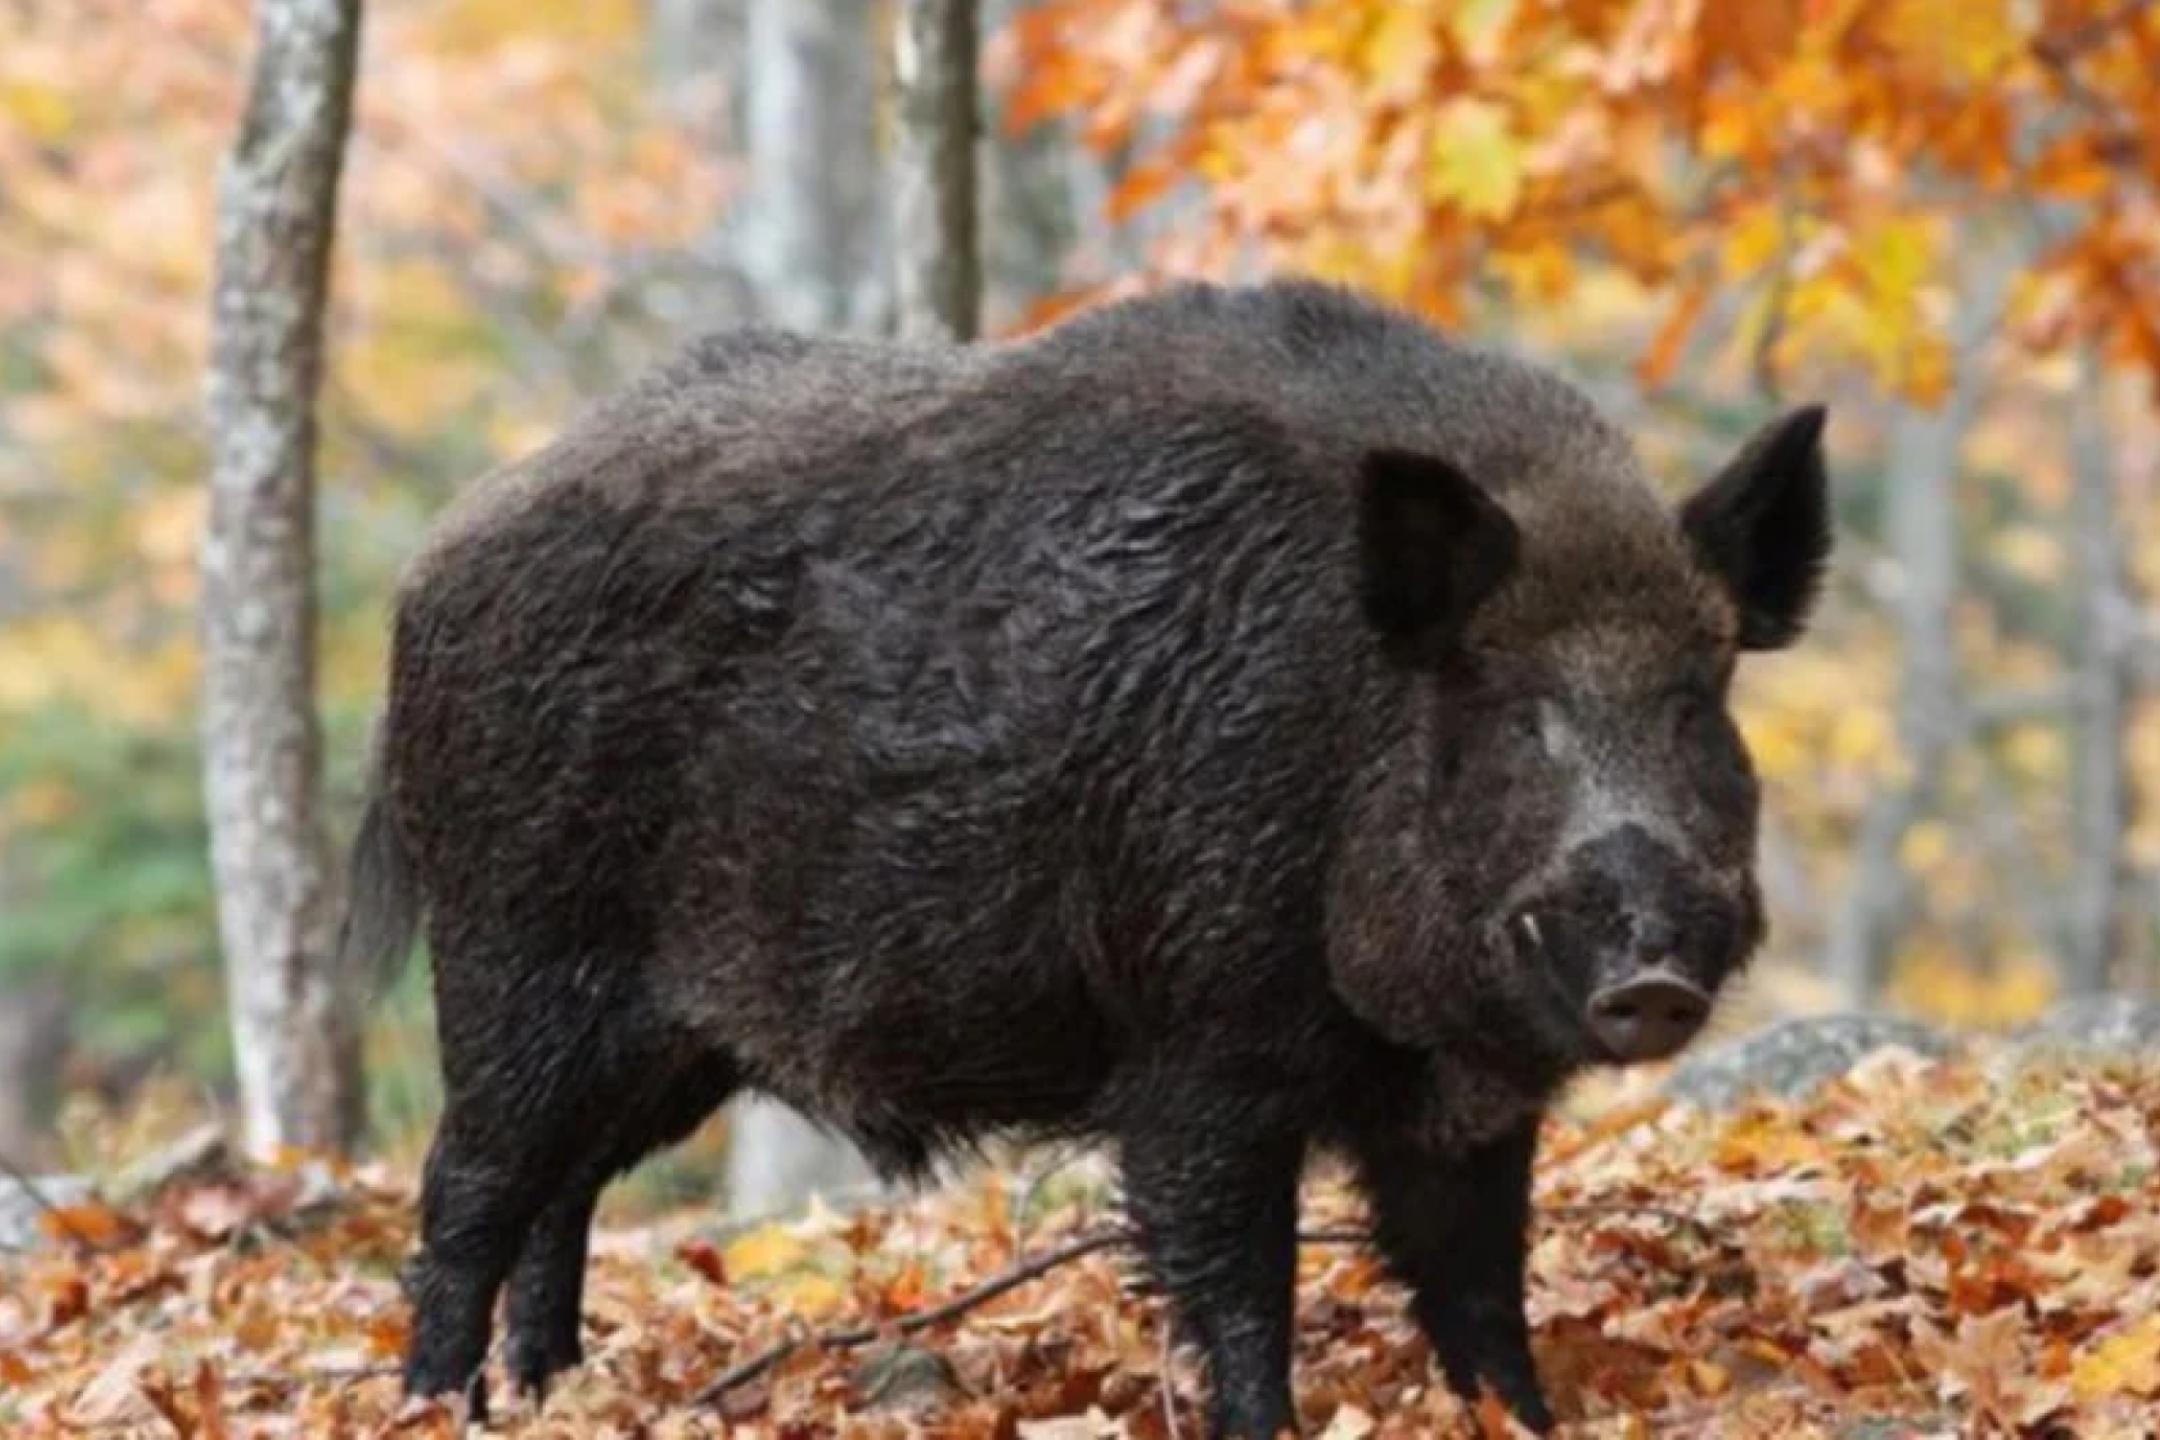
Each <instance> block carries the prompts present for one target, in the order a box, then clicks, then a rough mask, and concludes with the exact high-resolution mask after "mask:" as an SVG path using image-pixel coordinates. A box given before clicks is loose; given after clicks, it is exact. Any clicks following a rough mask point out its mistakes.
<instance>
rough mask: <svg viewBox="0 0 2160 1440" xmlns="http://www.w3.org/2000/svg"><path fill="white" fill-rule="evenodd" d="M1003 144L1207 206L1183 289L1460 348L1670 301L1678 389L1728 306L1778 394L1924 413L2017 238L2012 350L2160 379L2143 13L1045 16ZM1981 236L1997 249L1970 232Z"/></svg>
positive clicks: (1502, 10)
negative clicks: (1248, 292) (1819, 379)
mask: <svg viewBox="0 0 2160 1440" xmlns="http://www.w3.org/2000/svg"><path fill="white" fill-rule="evenodd" d="M1011 38H1012V46H1013V53H1011V54H1010V55H1009V56H1008V63H1009V64H1010V65H1011V69H1012V73H1013V74H1015V75H1016V76H1018V77H1019V80H1018V92H1017V100H1016V104H1015V107H1014V111H1013V115H1012V120H1013V123H1014V124H1016V125H1023V126H1024V125H1026V124H1029V123H1032V122H1034V121H1036V120H1039V119H1042V118H1044V117H1047V116H1052V115H1065V114H1070V115H1075V116H1077V117H1079V118H1080V121H1081V124H1082V129H1083V133H1084V134H1085V136H1086V138H1087V140H1088V141H1089V142H1090V143H1091V144H1093V145H1095V146H1096V147H1098V148H1099V149H1102V150H1104V151H1106V152H1109V151H1119V150H1123V149H1125V148H1127V147H1133V148H1134V149H1136V150H1137V152H1138V159H1137V163H1135V164H1134V166H1133V167H1132V168H1131V170H1130V171H1129V172H1128V174H1127V175H1126V177H1125V179H1124V181H1123V183H1122V185H1121V186H1120V188H1119V189H1118V191H1117V193H1116V195H1115V196H1114V197H1113V200H1112V204H1113V206H1114V207H1116V208H1118V209H1120V210H1122V211H1133V210H1137V209H1140V208H1142V207H1145V206H1147V205H1148V204H1150V203H1151V202H1153V201H1154V200H1156V199H1157V198H1159V197H1160V196H1162V195H1163V194H1165V193H1166V192H1169V191H1171V190H1172V189H1174V188H1177V187H1181V186H1187V185H1195V186H1197V187H1198V189H1199V190H1200V192H1201V194H1202V196H1203V197H1204V198H1203V204H1204V208H1205V213H1206V220H1205V223H1204V224H1203V225H1201V226H1199V227H1196V228H1194V229H1192V230H1191V231H1190V232H1186V231H1183V230H1181V231H1180V232H1179V233H1178V234H1177V235H1176V236H1175V237H1174V238H1173V239H1172V240H1171V242H1170V243H1169V244H1168V245H1167V246H1166V247H1165V249H1164V252H1163V255H1162V260H1163V263H1164V265H1165V268H1168V269H1173V270H1178V271H1214V272H1220V271H1223V270H1226V269H1230V268H1233V267H1235V266H1236V265H1238V264H1240V263H1243V262H1246V261H1249V260H1252V259H1256V258H1257V259H1263V260H1265V261H1268V262H1271V263H1275V264H1287V265H1293V266H1296V267H1298V268H1303V269H1309V270H1316V271H1319V272H1321V273H1324V274H1333V275H1337V276H1341V277H1343V278H1347V279H1355V280H1356V281H1358V282H1359V283H1361V284H1363V285H1366V286H1369V287H1372V288H1375V289H1378V290H1380V291H1382V292H1384V293H1387V294H1390V295H1392V296H1395V297H1397V298H1400V299H1403V300H1406V301H1408V302H1409V303H1411V304H1413V305H1416V306H1417V307H1419V308H1421V309H1423V310H1425V311H1427V312H1429V313H1432V314H1435V315H1437V316H1440V317H1443V318H1446V319H1451V320H1455V319H1460V318H1462V317H1463V315H1464V313H1465V311H1466V310H1467V309H1468V308H1469V307H1472V306H1473V305H1475V304H1477V303H1478V302H1479V301H1480V300H1481V299H1484V298H1495V299H1498V300H1501V301H1503V302H1506V303H1513V304H1516V305H1522V306H1526V307H1528V308H1533V309H1534V308H1537V307H1541V306H1551V305H1553V304H1555V303H1557V302H1560V301H1563V300H1565V299H1567V298H1568V297H1569V296H1570V294H1571V293H1572V291H1573V290H1574V288H1575V287H1576V285H1577V284H1578V282H1579V280H1580V278H1581V276H1582V275H1583V274H1584V272H1585V270H1586V269H1605V270H1609V271H1617V272H1620V273H1623V274H1624V275H1626V276H1627V277H1629V278H1631V279H1632V280H1633V281H1635V282H1637V283H1639V284H1641V285H1642V286H1645V287H1648V288H1649V289H1650V290H1651V291H1652V292H1653V293H1655V294H1656V295H1657V296H1659V297H1661V302H1662V304H1663V306H1664V316H1665V318H1664V323H1663V325H1662V327H1661V328H1660V330H1659V331H1658V333H1657V334H1656V335H1655V336H1654V337H1653V338H1652V339H1651V341H1650V342H1649V343H1648V344H1647V346H1646V347H1645V348H1644V350H1643V352H1642V354H1641V358H1640V370H1641V373H1642V375H1643V377H1644V378H1645V379H1647V380H1650V381H1659V380H1663V379H1664V378H1666V377H1667V376H1669V375H1671V374H1672V372H1673V370H1674V367H1675V365H1676V363H1677V362H1678V361H1679V359H1680V357H1681V356H1682V354H1683V348H1684V346H1685V344H1686V342H1687V341H1688V339H1689V337H1690V336H1691V334H1693V333H1694V332H1695V331H1696V330H1697V328H1698V327H1699V326H1700V324H1701V323H1702V321H1703V319H1704V317H1705V313H1706V311H1707V310H1708V309H1709V308H1710V307H1711V306H1713V305H1714V304H1718V305H1723V306H1724V307H1726V311H1727V313H1726V317H1725V318H1726V324H1725V326H1724V327H1723V333H1724V335H1725V336H1726V338H1727V342H1728V343H1729V344H1730V345H1731V346H1732V347H1734V348H1736V349H1737V350H1739V351H1741V352H1743V353H1744V354H1746V355H1748V356H1749V357H1750V358H1751V359H1752V361H1753V363H1755V364H1756V366H1757V367H1758V368H1759V369H1760V370H1761V371H1762V372H1763V373H1764V374H1765V375H1766V376H1768V377H1777V376H1782V375H1786V374H1791V373H1795V372H1804V371H1806V370H1808V369H1809V368H1810V367H1814V368H1818V369H1819V368H1820V367H1822V366H1826V365H1847V366H1849V365H1855V364H1857V365H1862V366H1864V367H1865V368H1866V369H1867V370H1868V372H1869V373H1871V374H1872V375H1874V376H1875V377H1877V378H1878V379H1879V380H1880V381H1882V382H1885V383H1887V384H1889V385H1891V386H1894V387H1896V388H1897V389H1899V390H1901V391H1903V392H1905V393H1907V394H1909V395H1911V396H1914V397H1916V398H1919V399H1922V400H1933V399H1935V398H1937V397H1939V396H1940V395H1941V394H1942V392H1943V390H1944V388H1945V386H1946V384H1947V381H1948V375H1949V371H1950V369H1951V366H1952V361H1953V355H1952V348H1953V347H1952V345H1951V337H1950V335H1949V332H1948V327H1949V322H1950V319H1951V309H1952V307H1951V304H1950V298H1951V297H1950V294H1949V290H1950V288H1951V287H1954V285H1955V284H1956V282H1957V279H1958V275H1959V272H1960V270H1961V267H1963V266H1965V265H1967V264H1969V263H1970V259H1971V254H1970V252H1971V249H1972V247H1973V245H1974V242H1975V239H1976V238H1977V237H1979V236H1981V235H1982V234H1984V233H1985V232H1987V231H1992V230H1994V229H1996V228H1998V227H1999V226H2001V225H2002V224H2004V223H2005V221H2006V216H2009V217H2012V218H2014V221H2015V223H2017V224H2019V225H2025V226H2030V227H2033V228H2034V229H2035V230H2036V231H2037V232H2039V236H2040V238H2039V242H2038V245H2037V249H2036V253H2035V255H2034V258H2033V259H2032V260H2031V262H2030V263H2029V264H2027V265H2024V266H2023V267H2022V269H2021V274H2020V275H2019V277H2018V281H2017V284H2016V286H2015V289H2014V293H2013V296H2012V298H2011V300H2010V302H2009V306H2008V314H2007V316H2006V317H2005V318H2006V320H2007V322H2008V323H2009V325H2010V326H2012V327H2013V328H2014V329H2015V331H2016V333H2017V334H2018V335H2019V336H2020V338H2021V339H2022V340H2023V341H2024V343H2026V344H2027V345H2029V346H2031V347H2033V348H2034V349H2036V350H2047V349H2052V348H2055V347H2059V346H2062V345H2064V344H2066V343H2069V342H2072V341H2075V340H2081V339H2089V340H2092V341H2095V342H2097V343H2099V344H2100V345H2101V346H2102V347H2103V348H2104V350H2105V353H2106V354H2107V355H2108V356H2109V357H2111V358H2112V359H2114V360H2116V361H2118V362H2120V363H2123V364H2128V365H2136V366H2139V367H2142V368H2144V369H2145V370H2147V371H2149V372H2151V373H2152V374H2153V375H2154V376H2155V377H2156V378H2160V204H2156V198H2155V196H2156V190H2160V7H2156V6H2154V5H2152V4H2149V3H2144V0H2045V3H2041V4H2032V5H2025V4H2016V3H2013V0H1887V3H1878V0H1748V3H1745V4H1737V3H1735V4H1727V3H1722V0H1407V3H1406V0H1317V3H1304V0H1224V3H1221V4H1216V5H1193V4H1187V3H1179V0H1050V3H1048V4H1045V5H1042V6H1040V7H1038V8H1036V9H1034V10H1031V11H1030V12H1029V13H1028V14H1027V15H1026V16H1025V17H1024V18H1023V19H1022V20H1021V22H1020V23H1019V25H1018V26H1017V28H1016V31H1015V33H1014V35H1013V36H1012V37H1011ZM1975 227H1979V228H1977V229H1976V228H1975Z"/></svg>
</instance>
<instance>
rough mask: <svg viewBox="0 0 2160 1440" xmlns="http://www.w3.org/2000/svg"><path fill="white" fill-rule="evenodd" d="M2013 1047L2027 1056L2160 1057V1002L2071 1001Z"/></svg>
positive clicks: (2128, 997) (2089, 998) (2129, 999)
mask: <svg viewBox="0 0 2160 1440" xmlns="http://www.w3.org/2000/svg"><path fill="white" fill-rule="evenodd" d="M2012 1043H2013V1046H2014V1047H2015V1048H2016V1049H2017V1050H2019V1051H2021V1052H2023V1053H2024V1054H2026V1055H2041V1054H2055V1055H2066V1056H2067V1055H2084V1056H2124V1057H2129V1056H2151V1057H2153V1058H2156V1059H2160V1002H2156V1001H2152V1000H2141V999H2138V998H2137V997H2135V996H2131V995H2087V996H2082V997H2080V998H2078V999H2075V1000H2065V1001H2063V1002H2062V1003H2061V1004H2059V1005H2057V1006H2055V1007H2054V1008H2053V1009H2052V1010H2050V1011H2048V1013H2047V1014H2045V1015H2043V1016H2041V1017H2040V1018H2039V1019H2038V1020H2036V1021H2034V1022H2033V1023H2032V1024H2031V1025H2028V1026H2027V1027H2025V1029H2023V1030H2021V1031H2019V1032H2018V1033H2017V1035H2016V1037H2015V1038H2014V1040H2013V1042H2012Z"/></svg>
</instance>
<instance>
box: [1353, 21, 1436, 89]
mask: <svg viewBox="0 0 2160 1440" xmlns="http://www.w3.org/2000/svg"><path fill="white" fill-rule="evenodd" d="M1438 23H1439V22H1438V21H1437V20H1436V19H1435V17H1434V16H1433V15H1432V13H1431V12H1430V11H1429V10H1428V9H1427V8H1426V7H1425V6H1423V5H1391V6H1388V7H1387V8H1386V9H1384V10H1382V11H1381V12H1380V13H1379V15H1378V16H1377V17H1376V18H1375V20H1374V22H1373V24H1372V28H1371V29H1370V30H1368V31H1367V32H1366V35H1365V38H1364V41H1363V43H1362V44H1360V45H1359V46H1358V48H1357V64H1358V67H1359V69H1360V70H1361V71H1363V73H1364V75H1365V77H1366V79H1367V80H1368V81H1369V82H1370V83H1371V85H1372V87H1373V89H1374V90H1375V91H1377V92H1378V93H1380V94H1383V95H1388V96H1393V97H1400V98H1403V99H1409V98H1411V97H1413V96H1415V95H1417V94H1418V93H1419V92H1420V91H1421V90H1422V89H1423V88H1424V85H1425V82H1426V77H1427V75H1428V74H1429V72H1430V71H1431V69H1432V66H1433V62H1434V61H1435V60H1437V59H1438V58H1439V55H1440V37H1439V32H1438Z"/></svg>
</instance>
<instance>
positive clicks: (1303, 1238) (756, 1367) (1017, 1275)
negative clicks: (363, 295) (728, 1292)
mask: <svg viewBox="0 0 2160 1440" xmlns="http://www.w3.org/2000/svg"><path fill="white" fill-rule="evenodd" d="M1369 1238H1370V1236H1369V1235H1368V1234H1367V1233H1366V1232H1365V1231H1363V1230H1355V1229H1349V1228H1333V1229H1322V1230H1301V1231H1299V1232H1298V1241H1299V1243H1300V1244H1305V1245H1344V1244H1362V1243H1363V1242H1364V1241H1366V1240H1367V1239H1369ZM1131 1239H1132V1234H1131V1232H1130V1231H1126V1230H1097V1231H1094V1232H1092V1233H1090V1234H1086V1235H1081V1236H1078V1237H1076V1238H1075V1239H1072V1240H1068V1241H1066V1242H1065V1243H1064V1244H1063V1245H1060V1246H1058V1247H1057V1248H1056V1249H1054V1250H1045V1251H1044V1252H1043V1253H1042V1254H1040V1255H1038V1256H1036V1257H1035V1258H1034V1259H1032V1260H1028V1261H1026V1262H1024V1263H1021V1264H1016V1265H1014V1266H1012V1267H1011V1268H1010V1269H1007V1270H1002V1271H1000V1272H999V1273H997V1274H996V1275H993V1276H991V1277H990V1278H989V1279H987V1280H985V1281H983V1282H982V1283H981V1284H979V1285H975V1286H973V1287H972V1288H970V1289H967V1290H963V1291H961V1292H960V1293H959V1294H958V1295H955V1296H954V1297H953V1298H952V1299H950V1300H947V1301H946V1302H945V1303H944V1304H942V1305H933V1306H931V1307H930V1308H929V1309H928V1310H921V1311H917V1312H916V1313H915V1314H913V1315H907V1316H903V1317H902V1318H901V1319H900V1320H899V1321H897V1322H896V1323H894V1324H892V1325H889V1326H887V1325H863V1326H857V1327H855V1328H853V1329H848V1330H829V1331H826V1332H824V1333H823V1334H817V1335H798V1336H794V1337H792V1338H790V1339H786V1340H783V1341H781V1342H780V1343H779V1344H777V1345H774V1346H771V1347H769V1348H768V1349H765V1350H762V1351H760V1352H758V1353H757V1354H756V1355H753V1356H751V1357H750V1358H749V1359H747V1360H744V1361H742V1362H740V1363H739V1364H735V1365H731V1366H729V1367H728V1368H727V1369H725V1370H723V1371H721V1372H720V1374H719V1376H718V1377H717V1378H715V1379H714V1380H713V1381H712V1383H711V1384H709V1385H707V1386H706V1387H705V1388H704V1389H702V1390H700V1391H698V1393H697V1394H696V1395H693V1396H692V1397H691V1399H690V1403H691V1404H693V1405H697V1406H706V1405H711V1404H713V1403H714V1402H715V1401H717V1400H718V1399H719V1398H720V1397H721V1396H723V1395H725V1394H727V1393H728V1392H729V1391H730V1390H736V1389H740V1388H741V1387H742V1386H745V1385H747V1384H749V1383H750V1382H751V1381H753V1380H755V1379H757V1378H758V1377H760V1376H762V1375H764V1374H766V1373H767V1372H768V1371H770V1370H772V1369H773V1368H774V1367H775V1366H777V1365H779V1364H781V1363H782V1362H784V1361H786V1360H787V1359H788V1358H789V1357H791V1356H793V1355H794V1354H796V1353H797V1352H798V1351H801V1350H803V1349H805V1348H812V1349H818V1350H852V1349H854V1348H855V1347H857V1346H860V1345H868V1344H870V1343H871V1342H872V1341H874V1340H878V1339H881V1338H883V1337H884V1336H886V1335H889V1334H892V1333H894V1332H895V1331H897V1332H898V1333H899V1334H902V1335H915V1334H919V1333H920V1332H922V1331H924V1330H928V1329H930V1328H931V1327H932V1326H935V1325H942V1324H944V1323H945V1322H946V1321H947V1320H951V1319H955V1318H956V1317H958V1316H961V1315H965V1314H966V1313H967V1312H968V1311H970V1310H973V1309H975V1308H976V1307H977V1306H979V1305H984V1304H987V1303H988V1302H990V1301H992V1300H995V1299H997V1297H998V1296H1000V1295H1003V1294H1005V1293H1006V1292H1007V1291H1009V1290H1016V1289H1018V1288H1019V1287H1020V1286H1022V1285H1025V1284H1026V1283H1027V1282H1028V1281H1030V1280H1036V1279H1040V1278H1041V1277H1042V1276H1044V1275H1046V1274H1048V1273H1049V1272H1050V1271H1052V1270H1055V1269H1056V1268H1057V1267H1058V1266H1060V1265H1065V1264H1068V1263H1070V1262H1072V1261H1074V1260H1078V1259H1079V1258H1081V1257H1082V1256H1084V1255H1092V1254H1094V1253H1095V1252H1096V1251H1098V1250H1107V1249H1109V1248H1110V1247H1112V1246H1113V1245H1123V1244H1126V1243H1127V1242H1129V1241H1130V1240H1131Z"/></svg>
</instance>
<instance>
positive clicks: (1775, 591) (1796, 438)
mask: <svg viewBox="0 0 2160 1440" xmlns="http://www.w3.org/2000/svg"><path fill="white" fill-rule="evenodd" d="M1823 418H1824V412H1823V408H1822V407H1821V406H1820V405H1810V406H1808V407H1807V408H1806V409H1803V410H1795V411H1793V412H1792V413H1791V414H1790V415H1787V416H1785V417H1784V418H1783V419H1781V420H1776V421H1773V422H1772V423H1771V424H1769V425H1766V426H1764V427H1763V428H1762V430H1760V431H1759V432H1757V434H1756V435H1755V437H1754V438H1753V439H1752V440H1750V441H1748V443H1747V444H1746V446H1744V447H1743V448H1742V449H1741V451H1740V453H1739V454H1738V455H1736V456H1734V457H1733V460H1732V463H1730V464H1729V465H1727V466H1726V467H1725V468H1724V470H1723V471H1721V472H1720V473H1719V474H1718V477H1717V478H1716V479H1715V480H1712V481H1711V482H1710V483H1709V484H1708V485H1705V486H1704V487H1703V488H1702V489H1700V490H1698V491H1696V492H1695V494H1694V496H1693V497H1691V498H1690V499H1689V500H1688V501H1687V503H1686V504H1684V505H1682V506H1681V507H1680V528H1681V529H1682V530H1683V531H1685V532H1686V533H1687V537H1688V539H1689V540H1690V541H1691V542H1693V544H1694V546H1695V553H1696V554H1697V555H1698V556H1700V557H1701V559H1702V562H1703V563H1704V564H1705V565H1707V566H1708V567H1709V568H1710V572H1711V573H1712V574H1713V575H1715V576H1717V578H1718V579H1719V580H1721V581H1722V582H1724V585H1725V588H1726V589H1727V590H1728V591H1730V592H1731V594H1732V597H1733V600H1734V602H1735V603H1736V604H1738V605H1739V607H1740V634H1739V643H1740V648H1741V649H1743V650H1777V649H1781V648H1783V647H1784V646H1787V645H1790V644H1791V643H1792V642H1793V641H1795V640H1797V639H1799V638H1800V631H1801V630H1802V628H1803V627H1805V626H1806V624H1807V618H1808V611H1809V610H1810V609H1811V608H1813V606H1814V604H1815V594H1816V591H1818V590H1819V589H1821V588H1822V576H1823V568H1824V566H1826V565H1827V564H1828V563H1829V560H1830V496H1829V482H1828V479H1827V477H1826V476H1825V474H1824V472H1823V454H1822V429H1823Z"/></svg>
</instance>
